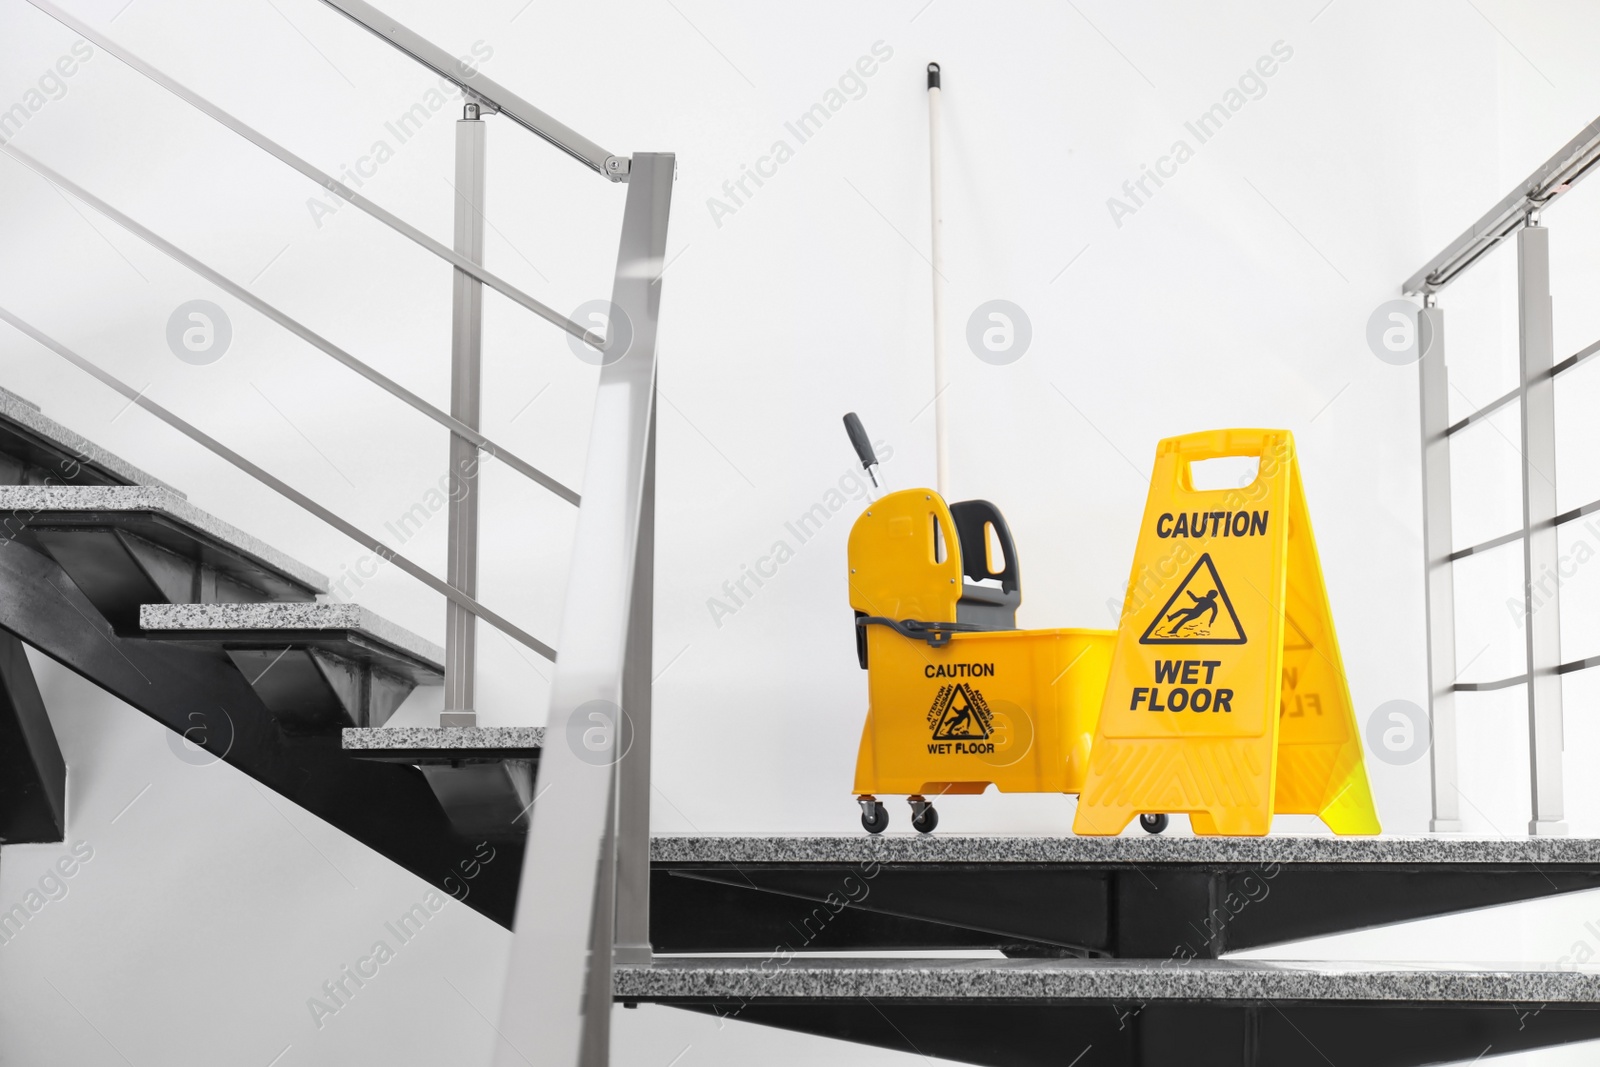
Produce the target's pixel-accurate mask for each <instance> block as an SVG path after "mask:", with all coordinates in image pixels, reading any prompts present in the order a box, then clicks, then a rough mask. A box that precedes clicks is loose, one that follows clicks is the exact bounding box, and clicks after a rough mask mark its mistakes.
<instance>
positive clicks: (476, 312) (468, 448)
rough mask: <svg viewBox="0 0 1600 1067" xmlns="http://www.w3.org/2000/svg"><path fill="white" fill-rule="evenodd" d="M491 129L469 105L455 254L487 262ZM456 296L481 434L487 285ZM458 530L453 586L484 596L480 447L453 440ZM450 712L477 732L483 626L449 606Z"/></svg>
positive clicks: (457, 403)
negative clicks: (480, 571)
mask: <svg viewBox="0 0 1600 1067" xmlns="http://www.w3.org/2000/svg"><path fill="white" fill-rule="evenodd" d="M487 132H488V131H487V129H486V126H485V123H484V121H483V119H482V118H480V117H479V115H478V105H477V104H468V105H466V108H465V111H464V112H463V117H462V118H461V120H460V121H458V122H457V123H456V180H455V190H456V211H455V221H456V232H455V250H456V252H457V253H459V254H460V255H461V256H463V257H465V258H467V259H469V260H471V261H472V262H474V263H477V264H482V263H483V198H484V185H485V183H484V170H483V166H484V148H485V143H486V134H487ZM451 274H452V280H453V283H454V293H453V300H452V306H451V322H450V414H451V416H452V417H453V418H457V419H460V420H461V421H462V422H464V423H466V424H467V425H468V426H470V427H471V428H472V429H474V430H476V429H478V423H479V408H480V401H481V399H482V373H481V371H482V360H483V283H482V282H480V281H479V280H478V279H476V278H474V277H472V276H471V275H470V274H467V273H466V272H465V271H462V270H459V269H458V270H453V271H451ZM449 477H450V483H449V484H450V503H449V507H450V530H449V545H448V549H447V554H448V558H447V562H446V567H445V581H447V582H449V583H450V584H451V585H452V586H454V587H455V588H457V589H459V590H461V592H463V593H465V594H467V595H468V596H472V597H475V596H477V595H478V448H477V446H476V445H474V444H473V443H472V442H471V441H468V440H466V439H465V438H463V437H461V436H459V435H457V434H451V435H450V471H449ZM444 611H445V626H444V711H443V712H442V713H441V714H440V716H439V725H440V726H476V725H477V723H478V713H477V712H476V711H475V710H474V705H473V680H474V674H475V670H476V665H477V651H478V649H477V644H478V641H477V635H478V631H477V626H478V620H477V617H476V616H475V615H473V614H472V612H470V611H468V610H467V609H466V608H464V607H462V606H461V605H459V604H457V603H455V602H454V601H450V602H447V603H446V604H445V609H444Z"/></svg>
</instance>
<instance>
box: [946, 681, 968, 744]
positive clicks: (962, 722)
mask: <svg viewBox="0 0 1600 1067" xmlns="http://www.w3.org/2000/svg"><path fill="white" fill-rule="evenodd" d="M958 701H959V703H957V702H958ZM950 711H951V713H952V714H951V716H950V718H949V719H948V720H947V721H946V723H945V730H944V732H945V736H946V737H966V736H967V734H968V732H969V731H970V730H971V729H972V705H971V704H969V703H967V702H966V701H965V700H963V699H962V696H961V693H959V692H957V693H956V696H955V700H952V701H951V702H950Z"/></svg>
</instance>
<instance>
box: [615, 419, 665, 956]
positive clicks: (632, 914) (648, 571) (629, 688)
mask: <svg viewBox="0 0 1600 1067" xmlns="http://www.w3.org/2000/svg"><path fill="white" fill-rule="evenodd" d="M647 448H648V451H647V452H646V454H645V460H644V494H643V496H642V498H641V499H640V502H639V547H638V550H637V553H636V555H635V558H634V563H633V600H632V603H631V604H630V606H629V609H628V660H627V667H626V668H624V670H623V675H622V709H623V711H625V712H627V714H628V718H629V719H630V720H631V721H632V722H633V743H632V745H631V746H630V747H629V749H628V752H627V755H626V756H625V757H624V758H623V760H622V762H621V764H619V765H618V768H617V769H618V774H619V777H618V780H617V888H616V896H617V934H616V946H615V948H614V949H613V950H612V959H613V960H615V961H616V962H617V963H649V962H650V960H651V956H652V954H653V949H652V947H651V943H650V713H651V680H652V678H651V675H652V671H653V669H654V658H653V652H654V640H655V638H654V629H655V627H654V623H655V569H656V559H655V556H656V552H655V548H656V405H655V403H654V401H652V403H651V405H650V440H649V444H648V445H647Z"/></svg>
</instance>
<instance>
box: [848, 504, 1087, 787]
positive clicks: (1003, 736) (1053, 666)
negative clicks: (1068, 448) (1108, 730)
mask: <svg viewBox="0 0 1600 1067" xmlns="http://www.w3.org/2000/svg"><path fill="white" fill-rule="evenodd" d="M941 544H942V545H943V546H947V548H946V549H945V552H944V556H943V558H940V549H939V545H941ZM849 557H850V603H851V606H852V607H853V608H854V609H855V610H856V611H857V612H858V613H860V614H863V615H868V616H874V617H884V618H892V619H896V620H903V619H918V620H921V621H924V622H935V623H939V622H942V623H951V622H955V621H956V614H957V601H959V600H960V598H961V595H962V589H963V586H962V567H961V558H960V548H959V544H958V540H957V537H956V531H955V524H954V521H953V520H952V518H951V516H950V511H949V508H948V507H947V506H946V505H945V502H944V500H943V499H942V498H941V497H940V496H939V494H938V493H935V492H934V491H933V490H931V489H909V490H904V491H902V492H898V493H890V494H888V495H886V496H884V497H882V498H881V499H879V500H877V501H874V502H873V504H872V505H871V507H869V508H868V509H867V511H866V512H865V513H864V514H863V515H862V516H861V518H860V519H858V520H857V521H856V524H855V526H854V527H853V528H852V529H851V531H850V548H849ZM865 630H866V649H867V692H868V702H869V706H868V711H867V720H866V724H865V726H864V727H863V729H862V731H861V748H860V751H859V754H858V755H857V759H856V776H855V791H856V793H857V794H858V795H862V794H873V795H879V794H914V793H921V794H925V795H930V796H932V795H940V794H945V793H981V792H983V791H984V790H985V789H986V788H988V787H989V786H990V785H993V786H995V787H996V788H998V789H999V790H1000V791H1001V792H1007V793H1076V792H1078V790H1079V789H1080V788H1081V786H1082V784H1083V781H1084V776H1085V774H1086V773H1087V770H1088V765H1089V748H1090V744H1091V742H1092V740H1093V738H1094V732H1095V725H1096V719H1097V718H1098V716H1099V713H1100V704H1101V700H1102V698H1103V697H1104V694H1105V688H1106V679H1107V677H1108V675H1109V672H1110V669H1111V655H1112V650H1113V647H1114V645H1115V642H1116V632H1115V631H1112V630H992V631H984V632H979V633H956V634H954V635H952V636H950V638H949V641H948V643H947V644H944V645H942V647H935V646H934V645H932V644H930V643H928V642H927V641H924V640H920V639H918V638H915V637H907V636H905V635H903V634H901V633H899V632H897V631H896V630H895V629H893V628H891V627H890V626H887V625H882V624H874V625H869V626H867V627H865Z"/></svg>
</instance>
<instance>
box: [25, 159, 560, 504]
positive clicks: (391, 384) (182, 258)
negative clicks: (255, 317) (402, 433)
mask: <svg viewBox="0 0 1600 1067" xmlns="http://www.w3.org/2000/svg"><path fill="white" fill-rule="evenodd" d="M0 151H3V152H5V153H6V154H7V155H9V156H11V157H12V158H13V159H15V160H16V161H17V162H18V163H21V164H22V165H23V166H25V167H27V168H28V169H29V170H32V171H34V172H35V173H37V174H38V175H39V176H40V177H42V178H44V179H46V180H47V181H49V182H51V183H53V184H55V185H57V186H59V187H60V188H62V189H64V190H66V191H67V192H69V193H71V194H72V195H73V196H75V197H77V198H78V199H79V200H82V201H83V202H84V203H85V204H88V205H89V206H90V207H92V208H94V209H95V210H96V211H98V212H100V214H102V215H104V216H105V217H106V218H108V219H110V220H111V221H112V222H115V223H116V224H117V225H118V226H121V227H122V228H123V229H125V230H127V231H128V232H129V233H131V234H133V235H134V236H135V237H138V238H139V239H140V240H142V241H144V242H145V243H146V244H148V245H150V246H151V247H153V248H155V249H157V250H158V251H160V252H162V253H163V254H164V255H166V256H169V257H170V258H172V259H174V260H176V261H177V262H179V263H181V264H183V265H184V266H185V267H188V268H189V269H190V270H192V271H194V272H195V273H196V274H198V275H200V276H201V277H202V278H204V279H205V280H206V281H208V282H210V283H211V284H212V285H215V286H216V287H217V288H219V289H221V290H223V291H224V292H226V293H227V294H228V295H229V296H232V297H233V298H234V299H236V300H238V301H240V302H241V303H244V304H247V305H249V306H250V307H252V308H255V309H256V310H257V311H259V312H261V314H263V315H265V316H266V317H267V318H269V319H271V320H272V321H273V322H276V323H277V324H278V325H280V326H282V327H283V328H284V329H286V330H288V331H289V332H290V333H292V334H294V335H295V336H297V337H299V338H300V339H301V340H303V341H306V342H309V343H310V344H311V345H313V346H315V347H316V348H319V349H321V350H322V351H323V352H325V353H327V354H328V355H330V356H332V357H333V358H334V359H336V360H338V361H339V362H340V363H342V364H344V365H345V366H346V367H348V368H350V369H351V370H353V371H355V372H356V373H357V374H359V375H361V376H362V377H363V378H365V379H367V380H368V381H369V382H372V383H373V384H374V385H376V386H378V387H379V388H380V389H382V390H383V391H384V392H386V393H388V394H390V395H391V396H394V397H396V398H398V399H400V400H403V401H405V402H406V403H407V404H409V405H411V407H413V408H415V409H416V410H417V411H420V412H421V413H422V414H424V415H426V416H428V418H430V419H432V420H433V421H434V422H437V423H438V424H439V425H440V426H443V427H444V428H445V429H447V430H449V431H450V432H451V433H453V434H456V435H457V436H459V437H462V438H464V439H466V440H468V441H471V442H472V443H473V444H474V445H476V446H477V447H478V448H480V449H482V450H483V452H484V453H485V454H487V455H490V456H493V457H494V458H495V459H498V460H500V461H501V462H502V463H504V464H505V465H506V466H508V467H510V468H512V469H513V470H515V471H517V472H519V473H521V474H523V475H525V476H526V477H528V478H529V479H531V480H532V481H534V482H537V483H538V484H539V485H542V486H544V487H545V488H546V489H548V490H550V491H551V492H552V493H554V494H556V495H557V496H559V497H560V498H561V499H563V500H565V501H567V502H568V503H572V504H577V503H579V502H580V500H581V498H580V497H579V496H578V493H577V491H576V490H573V489H569V488H568V487H567V486H565V485H563V484H561V483H560V482H559V481H557V480H556V479H554V478H552V477H551V476H550V475H548V474H546V473H544V471H541V470H540V469H539V468H537V467H535V466H534V465H533V464H531V463H529V462H528V461H527V460H525V459H521V458H520V457H518V456H516V455H515V454H513V453H512V452H509V451H507V450H506V449H504V448H502V447H500V446H499V445H497V444H495V443H494V442H493V441H491V440H489V439H488V438H487V437H485V436H483V434H481V433H479V432H478V431H477V430H475V429H473V428H472V427H471V426H468V425H467V424H466V423H464V422H462V421H461V420H460V419H458V418H455V417H454V416H452V415H449V414H446V413H445V412H443V411H440V410H439V409H438V408H436V407H434V406H433V405H432V404H430V403H428V402H427V401H426V400H424V399H422V397H420V396H418V395H417V394H416V393H413V392H412V391H411V390H409V389H407V388H406V387H405V386H403V385H401V384H400V383H399V382H397V381H395V380H393V379H392V378H389V377H388V376H386V375H384V374H383V373H382V372H380V371H378V370H376V369H374V368H373V367H370V366H368V365H367V364H365V363H363V362H362V361H361V360H359V359H357V358H356V357H355V356H353V355H351V354H350V353H349V352H346V351H345V350H344V349H342V348H340V347H339V346H338V345H336V344H334V343H333V342H332V341H330V340H328V339H327V338H325V337H323V336H322V335H321V334H319V333H317V332H316V331H315V330H313V329H311V327H309V326H306V325H304V324H303V323H301V322H299V321H298V320H297V319H294V318H292V317H291V316H290V315H289V314H288V313H287V312H284V311H280V310H279V309H278V308H276V307H274V306H273V305H271V304H269V303H267V302H266V301H265V300H262V299H261V298H260V297H258V296H256V295H255V294H254V293H252V292H250V290H248V289H246V288H245V287H244V286H242V285H239V284H238V283H237V282H234V281H233V280H231V279H229V278H228V277H226V276H225V275H223V274H222V273H220V272H219V271H217V270H215V269H214V268H212V267H209V266H207V265H206V264H205V263H203V262H201V261H200V260H198V259H196V258H195V257H194V256H191V255H190V254H189V253H187V252H185V251H184V250H183V249H181V248H179V247H178V246H177V245H175V244H173V243H172V242H171V241H168V240H167V239H166V238H164V237H162V236H161V235H160V234H158V233H156V232H155V231H153V230H151V229H149V228H148V227H146V226H144V225H142V224H141V223H139V222H136V221H135V220H134V219H132V218H129V217H128V216H127V215H124V214H123V213H122V212H120V211H118V210H117V209H116V208H114V207H112V206H111V205H110V204H108V203H106V202H105V201H104V200H101V199H100V198H99V197H98V196H95V195H94V194H93V193H91V192H89V191H88V190H87V189H85V188H83V187H82V186H81V185H78V184H77V183H76V182H74V181H72V180H71V179H69V178H67V177H65V176H64V175H62V174H60V173H58V172H56V171H55V170H53V169H51V168H50V167H48V166H46V165H45V164H43V163H41V162H39V160H37V159H35V158H33V157H32V156H30V155H28V153H26V152H24V151H22V149H20V148H18V147H17V146H16V145H13V144H10V143H9V142H8V143H5V144H0Z"/></svg>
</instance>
